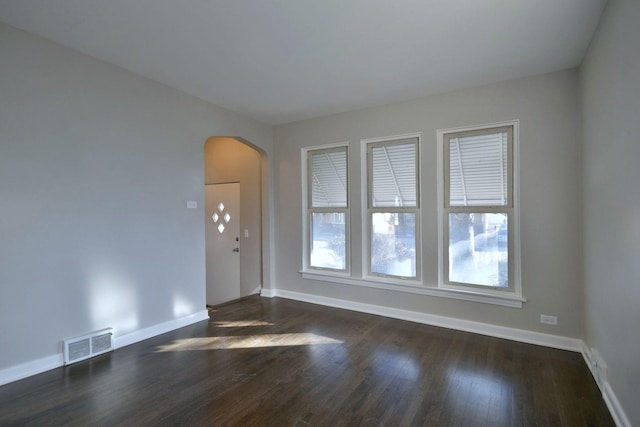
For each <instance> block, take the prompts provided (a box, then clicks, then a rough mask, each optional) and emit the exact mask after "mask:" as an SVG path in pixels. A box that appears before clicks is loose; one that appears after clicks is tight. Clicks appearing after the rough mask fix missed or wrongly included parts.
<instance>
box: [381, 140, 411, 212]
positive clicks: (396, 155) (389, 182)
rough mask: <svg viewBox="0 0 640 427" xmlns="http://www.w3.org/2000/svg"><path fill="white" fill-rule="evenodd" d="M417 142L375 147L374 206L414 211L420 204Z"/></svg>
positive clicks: (402, 142) (408, 141)
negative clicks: (413, 208)
mask: <svg viewBox="0 0 640 427" xmlns="http://www.w3.org/2000/svg"><path fill="white" fill-rule="evenodd" d="M417 143H418V139H417V138H411V139H408V140H401V141H400V142H398V143H394V144H387V145H381V146H372V147H371V154H370V155H371V169H372V170H371V181H372V188H371V206H372V207H389V206H396V207H401V206H403V207H412V206H416V202H417V185H416V164H417V161H416V155H417Z"/></svg>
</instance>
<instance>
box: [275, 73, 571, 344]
mask: <svg viewBox="0 0 640 427" xmlns="http://www.w3.org/2000/svg"><path fill="white" fill-rule="evenodd" d="M510 119H520V132H521V140H520V143H521V145H520V149H521V155H520V163H521V168H520V172H521V173H520V177H521V213H522V214H521V236H522V239H521V240H522V283H523V285H522V286H523V293H524V295H525V296H526V298H527V299H528V301H527V302H526V303H525V305H524V308H522V309H517V308H507V307H499V306H496V305H489V304H482V303H475V302H468V301H459V300H453V299H444V298H438V297H432V296H422V295H415V294H406V293H399V292H395V291H387V290H380V289H371V288H363V287H356V286H349V285H342V284H335V283H328V282H319V281H313V280H307V279H302V278H301V277H300V275H299V274H298V271H299V270H300V269H301V266H302V264H301V253H302V239H301V236H300V230H301V227H302V226H301V208H302V202H301V188H300V183H301V176H300V149H301V148H302V147H306V146H312V145H318V144H328V143H336V142H342V141H349V142H350V168H351V175H350V176H351V180H352V185H351V189H352V190H354V191H353V193H352V194H351V203H352V212H351V221H352V222H351V223H352V234H351V242H352V245H353V252H352V262H353V268H352V270H353V272H354V273H355V275H358V274H359V272H360V271H361V264H362V261H361V257H360V253H361V249H362V248H361V243H360V242H361V232H360V200H361V196H360V139H362V138H371V137H379V136H389V135H397V134H404V133H409V132H418V131H421V132H424V140H423V143H424V144H423V150H422V188H421V191H422V201H423V210H422V211H423V216H422V220H423V224H422V225H423V242H424V246H423V257H422V258H423V259H422V262H423V263H425V270H426V271H425V273H426V274H425V278H424V281H425V283H426V284H429V285H435V284H436V283H437V267H438V266H437V263H438V261H437V251H438V248H437V212H436V209H437V201H436V191H437V186H436V179H437V175H436V164H437V162H436V130H437V129H442V128H450V127H456V126H465V125H473V124H483V123H491V122H497V121H504V120H510ZM579 147H580V144H579V107H578V78H577V72H576V71H575V70H570V71H564V72H558V73H553V74H546V75H541V76H537V77H532V78H526V79H521V80H516V81H509V82H504V83H499V84H494V85H489V86H483V87H479V88H475V89H467V90H461V91H457V92H452V93H447V94H443V95H437V96H431V97H427V98H422V99H417V100H413V101H410V102H404V103H399V104H393V105H387V106H383V107H379V108H372V109H365V110H359V111H352V112H348V113H343V114H338V115H333V116H329V117H324V118H318V119H312V120H307V121H302V122H296V123H292V124H288V125H283V126H278V127H276V128H275V131H274V162H275V166H274V167H275V172H274V179H275V190H274V191H275V208H276V212H277V215H276V217H275V220H274V221H275V225H274V232H275V235H276V239H275V241H276V249H275V252H276V253H277V254H278V258H277V260H276V268H275V271H276V283H277V287H278V288H279V289H286V290H290V291H297V292H304V293H309V294H314V295H320V296H328V297H334V298H342V299H346V300H351V301H357V302H362V303H368V304H375V305H384V306H389V307H395V308H401V309H405V310H412V311H417V312H425V313H430V314H436V315H442V316H450V317H455V318H460V319H467V320H473V321H479V322H485V323H490V324H496V325H502V326H508V327H514V328H521V329H527V330H531V331H539V332H547V333H551V334H557V335H561V336H567V337H574V338H580V337H581V336H582V317H583V313H582V305H583V302H582V283H581V278H580V276H581V251H580V246H581V239H580V220H579V218H580V206H581V198H580V150H579ZM541 313H545V314H551V315H556V316H558V318H559V325H558V326H555V327H554V326H547V325H541V324H540V323H539V315H540V314H541Z"/></svg>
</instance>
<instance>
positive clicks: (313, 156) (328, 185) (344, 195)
mask: <svg viewBox="0 0 640 427" xmlns="http://www.w3.org/2000/svg"><path fill="white" fill-rule="evenodd" d="M303 153H305V150H303ZM306 163H307V183H306V184H307V186H306V195H307V197H306V198H307V200H306V203H307V209H306V214H305V216H306V218H305V221H306V230H307V233H308V239H307V240H306V241H305V242H308V243H305V246H306V248H305V255H304V256H305V262H304V265H305V266H306V267H309V268H312V269H323V270H329V271H331V270H333V271H342V272H346V271H348V266H349V245H348V236H349V197H348V196H349V177H348V172H347V170H348V168H347V164H348V150H347V146H346V145H342V146H335V147H331V148H323V149H310V150H306Z"/></svg>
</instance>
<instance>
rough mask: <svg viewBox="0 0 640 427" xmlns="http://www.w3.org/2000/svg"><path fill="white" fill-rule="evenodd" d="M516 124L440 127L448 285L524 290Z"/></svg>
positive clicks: (445, 279)
mask: <svg viewBox="0 0 640 427" xmlns="http://www.w3.org/2000/svg"><path fill="white" fill-rule="evenodd" d="M516 125H517V122H513V123H511V124H508V125H506V126H496V127H486V128H475V129H464V130H453V131H445V132H439V137H440V138H439V139H440V144H442V147H441V161H442V171H443V175H444V176H443V187H444V188H443V193H444V197H443V198H442V203H443V206H442V210H441V213H442V216H441V221H442V224H441V229H442V241H441V245H442V246H443V247H442V249H441V250H442V257H441V259H442V267H441V268H442V271H441V277H442V279H441V281H442V283H441V285H442V286H444V287H453V288H456V287H457V288H464V289H467V290H468V289H469V288H473V289H474V290H475V291H480V292H483V291H487V290H489V292H493V291H502V292H504V291H507V292H513V293H517V294H519V293H520V290H519V280H518V277H517V274H516V267H517V265H518V260H517V254H516V248H517V244H516V241H515V240H516V232H515V230H517V221H518V218H517V215H516V211H515V203H514V200H515V197H514V196H515V194H514V190H515V188H516V186H515V185H514V163H515V162H514V159H515V157H514V151H515V142H514V131H515V127H516Z"/></svg>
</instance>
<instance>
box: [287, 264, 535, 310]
mask: <svg viewBox="0 0 640 427" xmlns="http://www.w3.org/2000/svg"><path fill="white" fill-rule="evenodd" d="M299 273H300V274H301V275H302V278H303V279H311V280H318V281H321V282H330V283H340V284H343V285H350V286H360V287H365V288H374V289H384V290H388V291H395V292H402V293H407V294H417V295H428V296H433V297H439V298H448V299H456V300H462V301H472V302H480V303H484V304H493V305H500V306H503V307H511V308H522V306H523V303H524V302H526V299H525V298H523V297H518V296H515V295H511V294H506V295H488V294H484V293H479V292H474V291H472V290H467V289H464V290H457V289H440V288H438V287H437V286H425V285H423V284H422V283H421V282H419V283H418V282H415V281H409V280H402V281H400V280H389V278H379V277H367V278H358V277H349V276H347V275H345V274H327V273H325V272H322V271H313V272H310V271H300V272H299Z"/></svg>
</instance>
